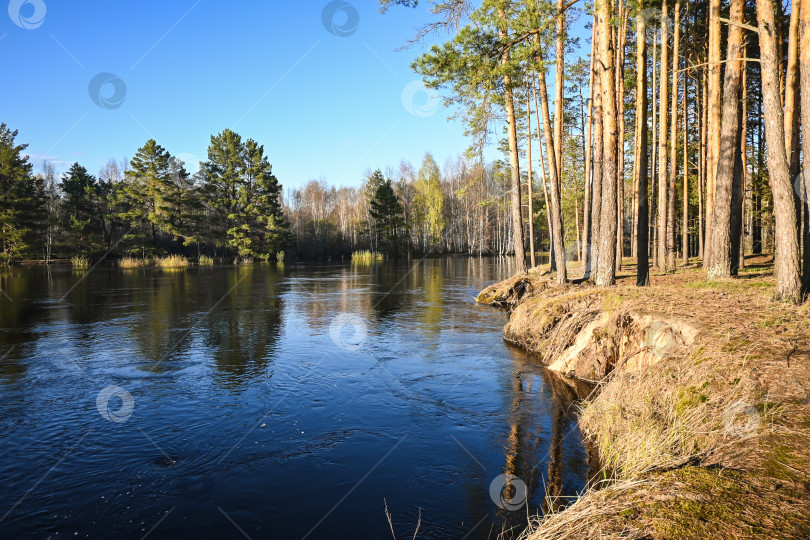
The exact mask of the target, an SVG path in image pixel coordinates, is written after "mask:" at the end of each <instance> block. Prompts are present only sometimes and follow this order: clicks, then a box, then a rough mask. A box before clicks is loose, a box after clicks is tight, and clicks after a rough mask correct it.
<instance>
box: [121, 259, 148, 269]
mask: <svg viewBox="0 0 810 540" xmlns="http://www.w3.org/2000/svg"><path fill="white" fill-rule="evenodd" d="M146 265H147V261H145V260H144V259H136V258H134V257H124V258H123V259H121V260H120V261H118V266H119V267H121V268H143V267H144V266H146Z"/></svg>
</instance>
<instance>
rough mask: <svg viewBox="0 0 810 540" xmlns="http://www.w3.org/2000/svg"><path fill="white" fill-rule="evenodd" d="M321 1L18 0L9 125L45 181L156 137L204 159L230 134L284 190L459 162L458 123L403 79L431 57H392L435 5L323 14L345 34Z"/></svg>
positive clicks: (9, 48)
mask: <svg viewBox="0 0 810 540" xmlns="http://www.w3.org/2000/svg"><path fill="white" fill-rule="evenodd" d="M328 4H329V2H326V1H321V0H317V1H312V0H306V1H303V0H302V1H298V2H281V1H277V0H272V1H248V2H238V3H237V2H223V1H221V0H220V1H217V0H199V1H198V0H173V1H171V2H167V1H163V2H158V1H154V0H140V1H138V2H113V1H109V0H108V1H104V2H102V1H82V2H67V1H66V0H11V4H10V6H9V16H3V17H2V22H0V36H3V37H2V39H0V58H2V60H0V62H2V70H3V73H4V74H5V76H4V84H2V85H0V103H2V109H3V110H2V114H0V122H5V123H7V124H8V125H9V126H10V127H11V128H12V129H18V130H19V131H20V135H19V139H18V140H19V141H20V142H27V143H29V144H30V146H29V148H28V153H29V154H30V156H31V158H32V162H33V163H34V165H35V169H36V170H39V168H40V166H41V163H42V160H43V159H49V160H50V161H51V162H52V163H54V165H55V166H56V168H57V171H59V172H62V171H64V170H66V169H67V167H69V165H70V164H71V163H73V162H74V161H78V162H79V163H81V164H82V165H84V166H86V167H87V168H88V169H89V170H90V171H91V172H92V173H96V172H97V171H98V170H99V168H100V167H101V166H102V165H103V164H104V163H105V162H106V161H107V160H108V159H110V158H115V159H118V160H120V159H122V158H124V157H127V158H131V157H132V156H133V155H134V153H135V151H136V150H137V149H138V148H139V147H140V146H141V145H143V143H145V142H146V140H148V139H149V138H154V139H156V140H157V141H158V143H160V144H161V145H163V146H164V147H166V148H167V149H168V150H169V151H170V152H171V153H172V154H175V155H179V156H181V157H184V158H187V159H189V160H190V161H193V159H191V156H198V157H200V158H205V155H206V149H207V146H208V142H209V138H210V135H211V134H214V133H218V132H220V131H222V130H223V129H226V128H232V129H235V130H236V131H237V132H238V133H240V134H241V135H242V136H243V137H245V138H247V137H250V138H254V139H256V140H257V141H259V142H260V143H262V144H264V145H265V149H266V151H267V153H268V155H269V157H270V160H271V162H272V163H273V166H274V171H275V173H276V175H277V176H278V177H279V179H280V180H281V182H282V184H283V185H284V186H285V187H295V186H300V185H303V184H304V183H305V182H307V181H308V180H310V179H313V178H321V177H322V178H324V179H326V180H327V181H328V182H330V183H333V184H338V185H359V183H360V181H361V180H362V177H363V173H364V171H365V170H367V169H369V168H377V167H380V168H385V167H386V166H397V165H398V164H399V162H400V161H401V160H402V159H407V160H410V161H412V162H413V163H414V164H415V165H417V166H418V164H419V162H420V161H421V159H422V156H423V155H424V153H425V152H426V151H431V152H433V153H434V155H435V156H436V158H437V160H438V161H439V163H440V164H441V163H443V162H444V160H445V159H446V158H448V157H454V156H456V155H457V154H459V153H460V152H462V151H463V150H464V148H465V147H466V146H467V141H466V139H465V138H464V136H463V133H462V126H461V125H460V124H459V123H457V122H450V121H448V120H447V116H448V114H449V113H448V111H447V110H445V109H444V108H443V107H441V106H440V105H439V104H438V103H437V102H436V101H435V100H434V101H431V100H430V99H429V96H428V95H427V94H426V93H425V92H423V91H422V92H415V93H414V90H419V87H418V83H417V84H416V85H414V84H412V83H413V82H414V81H417V80H418V79H419V78H418V76H416V75H415V74H414V73H413V72H412V71H411V70H410V67H409V66H410V63H411V62H412V61H413V59H414V58H415V57H416V56H417V55H418V54H420V53H421V52H422V50H423V48H422V47H415V48H413V49H409V50H406V51H402V52H396V49H398V48H399V47H400V46H401V45H402V44H403V43H404V42H405V40H406V39H408V38H409V37H410V36H412V35H413V33H414V29H415V28H416V27H417V26H419V25H420V24H422V23H424V22H425V21H426V20H427V19H428V17H429V12H428V9H429V3H428V2H423V3H422V4H423V5H420V6H419V7H418V8H416V9H406V8H395V9H392V10H391V11H390V12H389V13H388V14H386V15H381V14H379V11H378V5H377V3H376V1H375V0H356V1H354V2H353V3H352V4H351V7H346V6H345V5H343V8H342V9H337V10H336V12H335V14H334V18H329V17H327V19H328V20H331V21H332V22H333V24H334V25H333V26H332V27H331V28H332V29H333V31H335V32H336V33H341V28H345V30H344V31H343V32H342V33H345V34H350V35H346V36H342V37H341V36H337V35H334V34H333V33H330V32H329V31H328V29H327V28H326V27H325V25H324V23H323V21H322V18H323V17H322V15H323V11H324V8H325V7H326V6H327V5H328ZM43 6H44V8H43ZM335 6H337V7H340V5H338V4H333V11H335V9H334V7H335ZM352 7H353V8H354V9H356V15H357V17H356V19H357V20H356V22H357V24H356V29H354V31H353V32H352V31H351V30H352V28H353V26H354V24H353V23H354V22H355V20H354V18H355V17H354V12H352ZM43 14H44V18H43ZM26 26H27V27H29V28H24V27H26ZM439 37H441V38H443V37H444V36H439ZM100 73H109V74H112V75H113V76H115V77H117V78H118V79H117V80H112V81H110V80H109V79H110V77H109V76H107V78H106V79H104V78H103V77H102V79H101V80H102V82H103V81H104V80H107V82H108V83H107V84H103V85H101V90H100V92H101V95H100V96H99V94H98V92H96V95H95V96H94V97H95V101H97V102H99V103H102V105H103V104H104V100H108V103H110V106H111V107H114V106H115V105H116V104H118V103H117V101H116V100H118V98H121V97H123V102H122V103H120V106H118V107H115V108H104V107H103V106H99V105H98V104H97V103H96V102H94V100H93V99H91V96H90V90H89V87H90V85H91V81H92V80H93V79H94V78H95V77H96V76H97V75H98V74H100ZM99 84H100V83H99ZM99 84H97V85H96V87H98V86H99ZM115 85H118V86H117V87H116V86H115ZM409 85H410V86H409ZM124 86H125V88H126V94H125V96H124V95H123V93H120V91H121V90H123V87H124ZM116 90H118V91H119V94H118V95H116ZM408 91H410V92H408ZM403 92H405V94H406V98H405V100H404V103H403ZM409 95H413V96H414V97H413V100H411V99H409V98H408V96H409ZM118 101H120V100H118ZM406 105H407V106H406ZM409 108H410V109H411V110H410V111H409V110H408V109H409Z"/></svg>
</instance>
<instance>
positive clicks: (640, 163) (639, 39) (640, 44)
mask: <svg viewBox="0 0 810 540" xmlns="http://www.w3.org/2000/svg"><path fill="white" fill-rule="evenodd" d="M643 7H644V4H643V2H642V3H640V4H639V9H642V8H643ZM636 43H637V48H638V50H637V51H636V144H635V147H636V154H635V157H636V158H635V161H636V178H637V180H636V186H637V187H636V189H637V193H636V199H637V200H638V216H637V218H636V257H637V259H638V274H637V276H636V285H638V286H639V287H643V286H646V285H649V284H650V261H649V257H648V249H649V243H650V223H649V220H650V202H649V186H648V182H649V177H648V174H649V173H648V167H649V163H648V156H647V138H648V137H647V108H648V105H649V104H648V103H647V22H646V21H645V20H644V17H639V18H638V20H637V21H636Z"/></svg>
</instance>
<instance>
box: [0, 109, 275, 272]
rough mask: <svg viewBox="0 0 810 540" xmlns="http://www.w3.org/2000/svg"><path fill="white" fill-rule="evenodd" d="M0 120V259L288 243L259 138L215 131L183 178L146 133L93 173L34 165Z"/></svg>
mask: <svg viewBox="0 0 810 540" xmlns="http://www.w3.org/2000/svg"><path fill="white" fill-rule="evenodd" d="M17 135H18V132H17V131H12V130H11V129H10V128H8V127H7V126H6V125H5V124H0V248H1V249H0V263H3V264H12V263H13V262H15V261H18V260H20V259H21V258H34V259H39V258H41V259H44V260H45V261H46V262H51V261H52V260H53V259H55V258H60V257H62V258H67V257H71V256H76V255H81V256H85V257H92V258H98V257H100V256H101V255H105V256H106V255H109V254H113V253H114V254H116V255H119V256H124V255H125V256H131V257H136V258H142V259H146V258H151V257H156V256H162V255H167V254H184V255H187V256H196V257H200V256H201V255H203V254H205V255H208V256H211V255H216V256H219V257H233V258H236V259H239V260H254V259H269V258H271V257H276V256H277V253H278V252H279V251H283V249H284V248H285V247H286V246H288V245H289V244H290V235H289V224H288V223H287V222H286V220H285V218H284V214H283V210H282V201H281V185H280V184H279V182H278V179H277V178H276V177H275V175H274V174H273V171H272V166H271V165H270V162H269V161H268V159H267V156H266V154H265V151H264V147H263V146H262V145H260V144H259V143H257V142H256V141H254V140H252V139H247V140H242V138H241V137H240V136H239V134H237V133H235V132H233V131H231V130H225V131H223V132H222V133H220V134H218V135H214V136H212V137H211V142H210V145H209V147H208V160H207V161H205V162H204V163H202V164H201V166H200V170H199V171H198V172H197V173H196V174H195V175H194V176H193V177H192V176H191V175H190V174H189V173H188V171H187V170H186V168H185V164H184V163H183V162H182V161H181V160H179V159H178V158H177V157H176V156H172V155H171V154H170V153H169V152H168V151H167V150H166V149H165V148H163V147H162V146H160V145H159V144H158V143H157V142H155V141H154V140H149V141H147V142H146V144H144V145H143V146H142V147H141V148H139V149H138V151H137V152H136V154H135V157H133V158H132V160H130V161H128V162H127V161H126V160H125V161H124V162H121V163H118V162H116V161H115V160H111V161H109V162H108V163H107V164H106V165H105V166H104V167H103V168H102V169H101V171H100V172H99V174H98V176H94V175H92V174H90V173H89V172H88V171H87V169H86V168H85V167H83V166H81V165H80V164H78V163H74V164H73V165H72V166H71V167H70V169H69V170H68V171H67V172H66V173H64V174H63V175H62V176H61V178H60V179H57V178H56V174H55V172H54V168H53V166H52V165H51V164H48V163H45V164H44V167H43V171H42V172H41V173H40V174H36V175H34V174H33V166H32V164H31V163H30V162H29V158H28V156H27V155H26V154H25V153H24V152H25V150H26V148H27V145H25V144H19V143H18V142H17V141H16V139H17Z"/></svg>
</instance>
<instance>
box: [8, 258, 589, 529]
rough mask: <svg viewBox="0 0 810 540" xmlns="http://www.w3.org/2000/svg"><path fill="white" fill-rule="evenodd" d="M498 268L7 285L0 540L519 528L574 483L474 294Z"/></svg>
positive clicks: (110, 277)
mask: <svg viewBox="0 0 810 540" xmlns="http://www.w3.org/2000/svg"><path fill="white" fill-rule="evenodd" d="M510 272H511V265H510V262H509V260H508V259H478V258H470V259H468V258H441V259H426V260H421V261H416V260H414V261H409V262H404V261H403V262H401V263H385V264H376V265H371V266H352V265H350V264H334V263H333V264H328V265H326V264H324V265H290V264H288V265H287V266H286V267H277V266H276V265H275V264H273V265H264V266H263V265H253V266H238V267H234V266H225V267H208V268H196V267H194V268H189V269H186V270H182V271H165V270H160V269H154V268H150V269H139V270H120V269H117V268H106V267H99V268H97V269H95V270H94V271H93V272H91V273H89V274H87V273H85V272H76V271H73V270H72V269H70V268H51V269H45V268H36V267H32V268H24V267H15V268H12V269H5V270H0V288H2V292H0V358H1V359H2V360H1V361H0V438H1V439H2V453H1V454H0V485H2V486H3V487H2V490H0V536H2V537H4V538H23V537H31V538H43V537H50V538H100V537H126V538H142V537H144V535H146V536H147V538H155V539H156V538H183V537H195V538H199V537H231V538H242V537H249V538H299V539H300V538H313V539H314V538H347V539H361V540H362V539H366V538H368V539H372V538H374V539H376V538H392V533H391V530H390V525H389V523H388V520H387V519H386V513H385V509H386V505H387V508H388V511H389V512H390V514H391V517H392V523H393V527H394V530H395V532H396V536H397V538H400V539H402V538H407V539H410V538H411V537H412V536H413V532H414V529H415V527H416V524H417V521H418V519H419V512H420V509H421V525H420V529H419V536H418V538H465V537H466V538H469V539H478V538H496V537H497V535H498V533H500V532H501V531H502V530H508V529H510V528H513V531H514V532H515V534H517V533H518V532H519V531H520V530H522V528H523V526H525V520H526V512H527V509H526V507H525V504H528V506H529V512H531V513H537V512H542V511H543V509H544V497H545V495H546V492H547V490H548V491H549V493H551V494H555V495H561V496H573V495H576V493H578V492H580V491H581V490H582V489H583V488H584V486H585V485H586V480H587V477H588V474H589V469H588V456H587V452H586V451H585V448H584V447H583V444H582V442H581V439H580V434H579V431H578V428H577V424H576V417H575V414H574V411H573V409H574V408H573V407H572V406H571V403H570V401H569V400H568V399H567V398H564V397H562V396H559V395H557V394H555V392H554V391H553V390H552V385H551V384H550V381H549V378H548V375H547V374H546V373H545V372H544V370H543V369H542V367H540V365H539V363H538V362H537V360H535V359H533V358H531V357H529V356H527V355H525V354H523V353H521V352H520V351H518V350H516V349H513V348H510V347H508V346H507V345H506V344H505V343H504V342H503V340H502V337H501V330H502V328H503V325H504V323H505V315H504V314H503V313H501V312H499V311H497V310H494V309H492V308H489V307H485V306H479V305H476V304H475V303H474V301H473V299H474V297H475V295H476V294H477V293H478V292H479V291H480V290H481V289H483V288H484V287H485V286H487V285H489V284H491V283H492V282H495V281H498V280H500V279H503V278H505V277H507V276H508V275H509V274H510ZM523 486H525V490H524V488H523ZM524 499H525V500H524ZM524 503H525V504H524ZM507 537H509V536H507Z"/></svg>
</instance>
